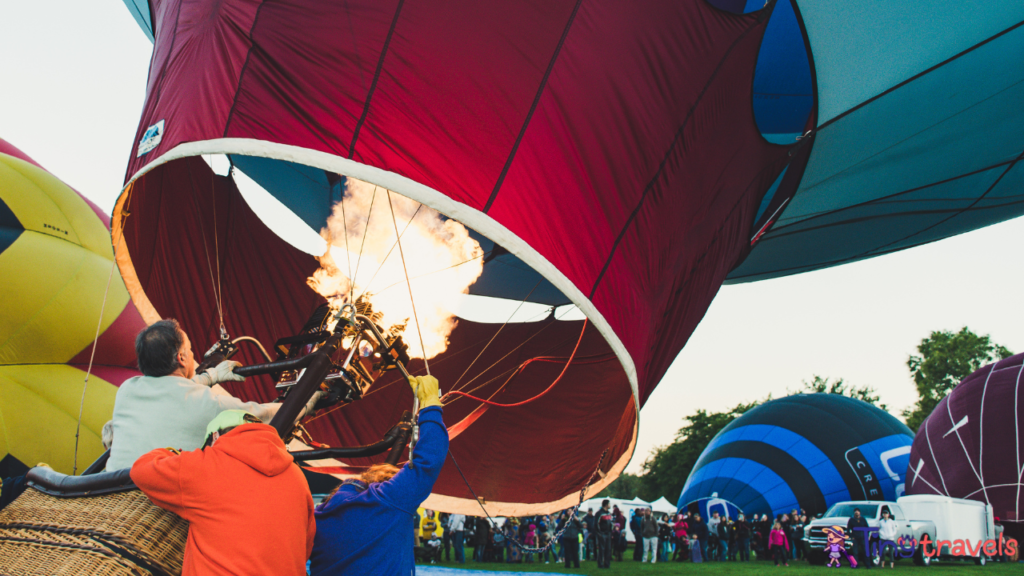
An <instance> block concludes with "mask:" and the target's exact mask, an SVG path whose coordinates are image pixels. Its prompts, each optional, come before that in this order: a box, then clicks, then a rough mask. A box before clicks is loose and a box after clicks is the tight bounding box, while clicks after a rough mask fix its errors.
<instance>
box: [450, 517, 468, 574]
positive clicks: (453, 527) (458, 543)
mask: <svg viewBox="0 0 1024 576" xmlns="http://www.w3.org/2000/svg"><path fill="white" fill-rule="evenodd" d="M448 530H450V531H451V533H452V546H454V547H455V561H456V562H458V563H459V564H465V563H466V542H465V537H466V532H465V530H466V517H465V516H464V515H462V514H452V515H451V516H449V517H448Z"/></svg>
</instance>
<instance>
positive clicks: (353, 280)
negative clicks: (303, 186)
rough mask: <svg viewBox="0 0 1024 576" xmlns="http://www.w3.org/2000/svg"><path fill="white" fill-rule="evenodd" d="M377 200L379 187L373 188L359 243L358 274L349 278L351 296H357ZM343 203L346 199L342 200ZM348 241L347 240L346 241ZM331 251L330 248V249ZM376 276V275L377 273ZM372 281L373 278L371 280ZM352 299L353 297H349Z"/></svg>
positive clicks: (353, 302) (353, 301)
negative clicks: (358, 277)
mask: <svg viewBox="0 0 1024 576" xmlns="http://www.w3.org/2000/svg"><path fill="white" fill-rule="evenodd" d="M376 199H377V187H376V186H374V187H373V195H372V196H370V209H369V210H367V211H366V224H363V239H362V241H360V243H359V256H358V257H356V273H355V276H352V277H351V278H349V284H351V286H350V294H355V290H356V288H355V285H356V276H358V275H359V264H360V263H361V262H362V261H363V247H364V246H366V235H367V234H368V233H369V232H370V216H373V201H374V200H376ZM341 201H342V203H344V202H345V199H344V198H342V199H341ZM346 241H347V240H346ZM328 249H330V248H328ZM375 274H376V273H375ZM371 280H372V278H371ZM349 297H350V298H351V296H349ZM351 303H352V304H353V305H354V304H355V303H356V301H355V299H353V300H352V302H351Z"/></svg>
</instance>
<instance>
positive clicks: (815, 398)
mask: <svg viewBox="0 0 1024 576" xmlns="http://www.w3.org/2000/svg"><path fill="white" fill-rule="evenodd" d="M823 423H827V424H823ZM912 440H913V438H912V436H911V433H910V430H909V429H908V428H907V427H906V426H905V425H904V424H903V423H902V422H900V421H899V420H897V419H896V418H894V417H893V416H891V415H889V414H888V413H887V412H885V411H883V410H881V409H880V408H877V407H874V406H872V405H870V404H868V403H866V402H863V401H861V400H856V399H853V398H848V397H845V396H841V395H838V394H798V395H794V396H788V397H785V398H780V399H778V400H773V401H771V402H766V403H765V404H763V405H761V406H758V407H757V408H755V409H753V410H751V411H749V412H747V413H746V414H744V415H743V416H741V417H739V418H737V419H736V420H734V421H733V422H731V423H730V424H729V425H728V426H726V427H725V428H724V429H722V431H721V432H719V433H718V434H717V435H716V436H715V437H714V439H712V441H711V442H710V443H709V444H708V446H707V447H706V448H705V449H704V452H702V453H701V456H700V458H699V459H698V461H697V463H696V464H695V465H694V467H693V471H692V472H691V473H690V476H689V477H688V478H687V480H686V485H685V486H684V487H683V491H682V494H681V495H680V497H679V506H680V507H682V506H686V505H688V504H690V503H691V502H695V501H700V500H705V499H714V498H718V499H722V500H725V501H727V502H729V503H730V504H733V505H735V506H737V507H738V508H739V509H740V510H742V511H743V512H744V513H746V514H748V515H749V514H758V515H760V514H769V515H775V514H782V513H788V512H789V511H790V510H792V509H793V508H804V509H806V510H807V511H808V512H809V513H810V514H812V515H813V514H817V513H822V512H825V510H827V509H828V508H829V507H830V506H832V505H833V504H835V503H836V502H840V501H844V500H851V499H852V500H864V499H866V500H879V499H888V500H895V499H896V498H897V497H899V496H902V495H903V484H904V475H905V473H906V469H907V461H908V460H907V458H908V454H909V452H910V444H911V442H912ZM864 472H867V474H866V475H865V473H864ZM872 491H874V492H872Z"/></svg>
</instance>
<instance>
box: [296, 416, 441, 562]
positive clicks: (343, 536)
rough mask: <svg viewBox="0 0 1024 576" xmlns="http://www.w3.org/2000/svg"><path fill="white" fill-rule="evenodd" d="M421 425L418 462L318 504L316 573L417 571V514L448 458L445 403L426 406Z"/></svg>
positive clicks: (313, 557)
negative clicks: (443, 406)
mask: <svg viewBox="0 0 1024 576" xmlns="http://www.w3.org/2000/svg"><path fill="white" fill-rule="evenodd" d="M419 424H420V441H419V442H418V443H417V444H416V450H415V451H414V454H413V466H409V465H408V464H406V465H405V467H403V468H402V469H401V470H399V471H398V474H395V476H394V477H393V478H391V480H388V481H387V482H379V483H376V484H371V485H370V487H369V488H367V489H366V490H360V489H359V487H358V486H355V485H353V484H344V485H342V486H341V488H339V489H338V492H337V493H335V494H334V496H333V497H332V498H331V499H330V500H328V501H326V502H324V503H322V504H320V506H318V507H317V509H316V513H315V516H316V538H315V539H314V541H313V553H312V555H311V556H310V573H311V574H313V575H314V576H322V575H333V574H359V575H363V574H382V575H391V574H394V575H401V576H408V575H409V574H415V572H416V568H415V562H414V556H413V517H414V516H415V514H416V508H418V507H419V505H420V504H421V503H423V501H424V500H426V499H427V496H429V495H430V492H431V490H432V489H433V488H434V482H435V481H436V480H437V477H438V475H439V474H440V473H441V467H442V466H443V465H444V461H445V458H446V457H447V456H448V430H447V429H446V428H445V426H444V420H443V419H442V412H441V407H440V406H429V407H427V408H424V409H423V410H420V413H419Z"/></svg>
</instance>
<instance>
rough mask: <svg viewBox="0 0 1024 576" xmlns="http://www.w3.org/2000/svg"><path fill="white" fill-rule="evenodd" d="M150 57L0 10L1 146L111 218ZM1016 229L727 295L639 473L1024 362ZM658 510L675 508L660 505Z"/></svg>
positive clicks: (45, 14)
mask: <svg viewBox="0 0 1024 576" xmlns="http://www.w3.org/2000/svg"><path fill="white" fill-rule="evenodd" d="M151 51H152V45H151V44H150V42H149V40H148V39H147V38H146V37H145V35H144V34H143V33H142V31H141V30H140V29H139V27H138V25H137V24H136V23H135V21H134V20H133V19H132V17H131V15H130V14H129V13H128V10H127V9H126V8H125V7H124V4H123V3H122V2H121V1H120V0H88V1H83V0H77V1H70V0H62V1H49V2H6V3H4V5H3V6H2V7H0V54H2V55H3V58H2V59H0V79H2V86H3V88H2V90H0V138H3V139H5V140H7V141H8V142H10V143H12V144H13V145H15V146H17V147H18V148H20V149H21V150H23V151H24V152H26V153H27V154H28V155H30V156H32V157H33V158H34V159H35V160H36V161H37V162H39V163H40V164H42V165H43V166H44V167H45V168H47V169H48V170H49V171H50V172H52V173H54V174H55V175H57V176H58V177H59V178H61V179H62V180H64V181H65V182H67V183H68V184H69V185H71V186H73V187H74V188H76V189H77V190H79V191H80V192H82V193H83V194H85V195H86V196H87V197H89V198H90V199H91V200H93V201H94V202H96V203H97V204H98V205H99V206H101V207H102V208H104V209H106V210H108V211H109V210H110V209H111V208H112V207H113V204H114V201H115V199H116V198H117V195H118V193H119V192H120V189H121V185H122V183H123V181H124V174H125V169H126V167H127V163H128V157H129V153H130V150H131V147H132V141H133V140H134V138H135V132H136V128H137V123H138V120H139V116H140V113H141V110H142V104H143V99H144V97H145V88H146V78H147V73H148V66H149V57H150V53H151ZM1022 251H1024V219H1020V218H1018V219H1016V220H1011V221H1008V222H1004V223H1002V224H998V225H995V226H991V227H989V228H985V229H982V230H978V231H975V232H971V233H968V234H964V235H961V236H957V237H955V238H950V239H947V240H943V241H940V242H936V243H933V244H930V245H927V246H923V247H919V248H914V249H911V250H907V251H903V252H899V253H896V254H892V255H887V256H883V257H880V258H875V259H871V260H867V261H863V262H858V263H854V264H848V265H845V266H840V267H837V268H831V269H828V270H822V271H817V272H811V273H805V274H800V275H796V276H791V277H787V278H780V279H776V280H768V281H763V282H757V283H753V284H743V285H737V286H725V287H723V288H722V289H721V291H720V292H719V294H718V296H717V298H716V299H715V300H714V302H713V303H712V304H711V307H710V308H709V310H708V311H707V314H706V315H705V317H704V319H703V321H702V322H701V323H700V325H699V326H698V327H697V329H696V331H695V332H694V334H693V335H692V336H691V337H690V341H689V343H688V344H687V345H686V347H685V348H684V349H683V351H682V352H681V353H680V354H679V356H678V358H676V360H675V362H674V363H673V364H672V367H671V368H670V369H669V371H668V373H667V374H666V376H665V378H664V380H663V381H662V382H661V383H660V385H659V386H658V388H657V389H656V390H655V392H654V393H653V395H652V396H651V397H650V399H649V400H648V402H647V404H646V406H645V407H644V408H643V410H642V411H641V415H640V436H639V439H638V442H637V450H636V454H635V455H634V456H633V459H632V461H631V462H630V465H629V466H628V468H627V471H629V472H634V473H635V472H639V471H640V469H641V465H642V464H643V462H644V461H645V460H646V459H647V457H648V455H649V453H650V452H651V450H652V449H654V448H655V447H657V446H661V445H665V444H668V443H670V442H671V441H672V440H673V438H674V437H675V433H676V431H677V430H678V429H679V428H680V427H681V426H682V425H683V423H684V422H683V420H684V418H685V417H686V416H687V415H688V414H691V413H693V412H694V411H695V410H696V409H706V410H712V411H714V410H723V409H726V408H729V407H731V406H734V405H736V404H737V403H739V402H745V401H750V400H754V399H759V398H763V397H765V396H767V395H768V394H771V395H772V396H773V397H780V396H784V395H786V394H787V391H789V390H796V389H797V388H799V387H800V385H801V382H802V381H803V380H810V379H812V378H813V377H814V376H815V375H820V376H823V377H830V378H843V379H845V380H846V381H847V382H849V383H850V384H853V385H858V386H870V387H873V388H875V389H876V390H877V391H878V393H879V395H880V396H881V401H882V402H883V403H886V404H887V405H888V406H889V410H890V412H892V413H893V414H894V415H897V416H898V415H899V411H900V410H902V409H904V408H906V407H908V406H910V405H911V404H913V403H914V401H915V400H916V391H915V389H914V385H913V381H912V380H911V378H910V373H909V371H908V369H907V366H906V361H907V357H908V356H909V355H910V354H914V353H916V346H917V345H918V344H919V343H920V341H921V339H922V338H925V337H927V336H928V335H929V334H930V333H931V332H932V331H934V330H959V329H960V328H961V327H963V326H968V327H970V328H971V329H972V330H974V331H975V332H977V333H980V334H990V335H991V336H992V339H993V340H994V341H995V342H998V343H1000V344H1003V345H1005V346H1007V347H1008V348H1010V350H1012V351H1014V352H1020V351H1022V350H1024V321H1022V320H1024V298H1021V291H1020V287H1021V286H1024V264H1022V263H1024V260H1022V258H1021V253H1022ZM668 496H669V499H670V500H671V499H672V498H673V496H672V495H668Z"/></svg>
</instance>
